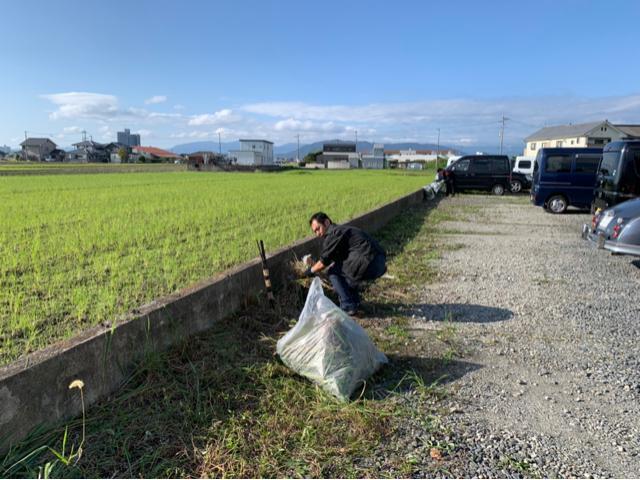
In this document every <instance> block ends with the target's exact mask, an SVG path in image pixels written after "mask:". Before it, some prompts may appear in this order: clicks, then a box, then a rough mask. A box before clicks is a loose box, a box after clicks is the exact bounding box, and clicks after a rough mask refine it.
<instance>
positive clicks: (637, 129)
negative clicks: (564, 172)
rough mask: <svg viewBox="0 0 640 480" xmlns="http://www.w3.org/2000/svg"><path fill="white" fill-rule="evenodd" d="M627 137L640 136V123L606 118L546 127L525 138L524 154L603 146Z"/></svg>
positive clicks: (532, 155)
mask: <svg viewBox="0 0 640 480" xmlns="http://www.w3.org/2000/svg"><path fill="white" fill-rule="evenodd" d="M625 138H640V125H627V124H620V125H614V124H612V123H610V122H609V121H608V120H604V121H599V122H589V123H577V124H569V125H556V126H552V127H544V128H541V129H540V130H538V131H537V132H535V133H532V134H531V135H529V136H528V137H527V138H525V139H524V142H525V147H524V156H526V157H535V156H536V154H537V153H538V150H540V149H541V148H555V147H585V148H586V147H602V146H604V145H606V144H607V143H609V142H612V141H614V140H622V139H625Z"/></svg>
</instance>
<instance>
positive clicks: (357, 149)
mask: <svg viewBox="0 0 640 480" xmlns="http://www.w3.org/2000/svg"><path fill="white" fill-rule="evenodd" d="M356 153H358V130H356Z"/></svg>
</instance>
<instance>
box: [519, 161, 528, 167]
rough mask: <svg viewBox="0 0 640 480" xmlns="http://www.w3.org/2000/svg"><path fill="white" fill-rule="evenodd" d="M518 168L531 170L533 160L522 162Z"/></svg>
mask: <svg viewBox="0 0 640 480" xmlns="http://www.w3.org/2000/svg"><path fill="white" fill-rule="evenodd" d="M518 168H531V160H520V161H519V162H518Z"/></svg>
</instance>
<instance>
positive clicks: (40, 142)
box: [20, 137, 57, 162]
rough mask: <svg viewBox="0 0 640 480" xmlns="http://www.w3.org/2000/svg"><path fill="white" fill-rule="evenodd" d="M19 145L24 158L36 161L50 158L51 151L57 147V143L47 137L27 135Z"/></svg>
mask: <svg viewBox="0 0 640 480" xmlns="http://www.w3.org/2000/svg"><path fill="white" fill-rule="evenodd" d="M20 146H21V147H22V152H21V155H22V158H23V159H24V160H32V161H37V162H44V161H45V160H46V159H47V158H51V153H53V152H54V150H56V149H57V145H56V144H55V143H53V142H52V141H51V140H49V139H48V138H35V137H29V138H27V139H26V140H25V141H24V142H22V143H21V144H20Z"/></svg>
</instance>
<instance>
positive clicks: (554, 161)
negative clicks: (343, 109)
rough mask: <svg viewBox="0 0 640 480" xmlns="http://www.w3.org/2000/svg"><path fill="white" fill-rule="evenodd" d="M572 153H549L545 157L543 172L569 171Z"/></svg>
mask: <svg viewBox="0 0 640 480" xmlns="http://www.w3.org/2000/svg"><path fill="white" fill-rule="evenodd" d="M572 161H573V155H571V156H567V155H549V156H548V157H547V168H546V169H545V172H551V173H569V172H571V162H572Z"/></svg>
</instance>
